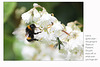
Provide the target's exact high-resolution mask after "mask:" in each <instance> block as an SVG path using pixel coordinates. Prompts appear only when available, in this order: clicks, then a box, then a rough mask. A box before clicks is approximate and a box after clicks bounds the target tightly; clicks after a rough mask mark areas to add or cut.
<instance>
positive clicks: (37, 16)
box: [33, 9, 40, 22]
mask: <svg viewBox="0 0 100 67" xmlns="http://www.w3.org/2000/svg"><path fill="white" fill-rule="evenodd" d="M33 15H34V16H33V21H34V22H37V21H38V20H39V18H40V13H39V12H38V10H37V9H33Z"/></svg>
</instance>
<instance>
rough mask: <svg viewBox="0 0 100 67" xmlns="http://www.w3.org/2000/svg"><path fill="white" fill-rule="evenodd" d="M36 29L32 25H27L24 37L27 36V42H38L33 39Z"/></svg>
mask: <svg viewBox="0 0 100 67" xmlns="http://www.w3.org/2000/svg"><path fill="white" fill-rule="evenodd" d="M35 28H36V26H35V25H34V24H31V25H28V26H27V27H26V35H28V37H27V41H29V42H31V41H33V40H35V41H38V39H34V34H36V33H34V29H35Z"/></svg>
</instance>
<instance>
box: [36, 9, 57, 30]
mask: <svg viewBox="0 0 100 67" xmlns="http://www.w3.org/2000/svg"><path fill="white" fill-rule="evenodd" d="M41 14H42V16H41V18H40V19H39V21H38V22H37V23H38V24H39V25H40V26H41V27H43V28H47V27H48V25H50V24H52V22H54V21H56V20H57V19H56V18H55V17H54V16H51V14H48V13H47V12H46V10H45V9H44V10H43V11H42V12H41Z"/></svg>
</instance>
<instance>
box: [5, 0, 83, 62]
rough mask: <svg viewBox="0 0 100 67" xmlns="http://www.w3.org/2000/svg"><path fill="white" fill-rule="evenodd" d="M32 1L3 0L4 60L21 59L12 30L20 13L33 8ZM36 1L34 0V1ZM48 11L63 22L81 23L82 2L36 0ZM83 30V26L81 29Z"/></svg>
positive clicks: (18, 45) (18, 20) (19, 19)
mask: <svg viewBox="0 0 100 67" xmlns="http://www.w3.org/2000/svg"><path fill="white" fill-rule="evenodd" d="M33 3H34V2H4V60H23V58H22V55H21V47H22V46H23V45H24V43H23V42H20V41H18V40H17V39H16V38H15V36H14V35H13V34H12V32H13V31H14V30H15V29H16V28H17V27H18V26H19V24H20V21H21V14H22V13H24V12H26V11H28V10H29V9H31V8H33ZM35 3H36V2H35ZM37 3H38V4H39V5H41V6H43V7H45V8H46V10H47V11H48V13H53V14H54V16H55V17H56V18H57V19H58V20H59V21H61V22H62V23H64V24H65V25H66V24H67V22H72V21H75V20H77V21H78V22H80V23H81V24H82V25H83V2H37ZM81 30H82V31H83V28H82V29H81Z"/></svg>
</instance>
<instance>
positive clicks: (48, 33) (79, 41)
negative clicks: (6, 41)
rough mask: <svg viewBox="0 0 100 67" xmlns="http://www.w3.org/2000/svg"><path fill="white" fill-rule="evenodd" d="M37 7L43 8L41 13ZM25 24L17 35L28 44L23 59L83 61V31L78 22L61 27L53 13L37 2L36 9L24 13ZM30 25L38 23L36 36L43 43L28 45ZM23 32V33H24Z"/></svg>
mask: <svg viewBox="0 0 100 67" xmlns="http://www.w3.org/2000/svg"><path fill="white" fill-rule="evenodd" d="M37 8H40V9H42V10H41V11H39V10H37ZM21 17H22V22H21V24H20V26H19V28H17V29H16V30H15V31H14V32H13V34H14V35H15V36H16V37H17V38H18V39H19V40H21V41H22V42H24V43H25V44H27V45H25V46H24V47H23V48H22V51H21V53H22V56H23V58H24V59H26V60H70V61H71V60H83V47H84V46H83V32H81V30H80V28H79V27H78V26H77V25H76V24H77V23H79V22H77V21H74V22H69V23H68V24H67V26H65V25H64V24H61V22H60V21H58V19H57V18H56V17H54V15H53V13H51V14H50V13H48V12H47V11H46V9H45V8H44V7H42V6H40V5H38V4H37V3H34V4H33V8H32V9H30V10H29V11H27V12H25V13H23V14H22V16H21ZM26 24H35V25H36V27H38V28H36V29H35V32H38V31H41V33H39V34H37V35H34V38H36V39H38V40H39V41H34V42H28V41H27V40H26V38H25V36H24V35H25V33H26V32H25V28H26ZM20 32H21V34H20Z"/></svg>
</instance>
